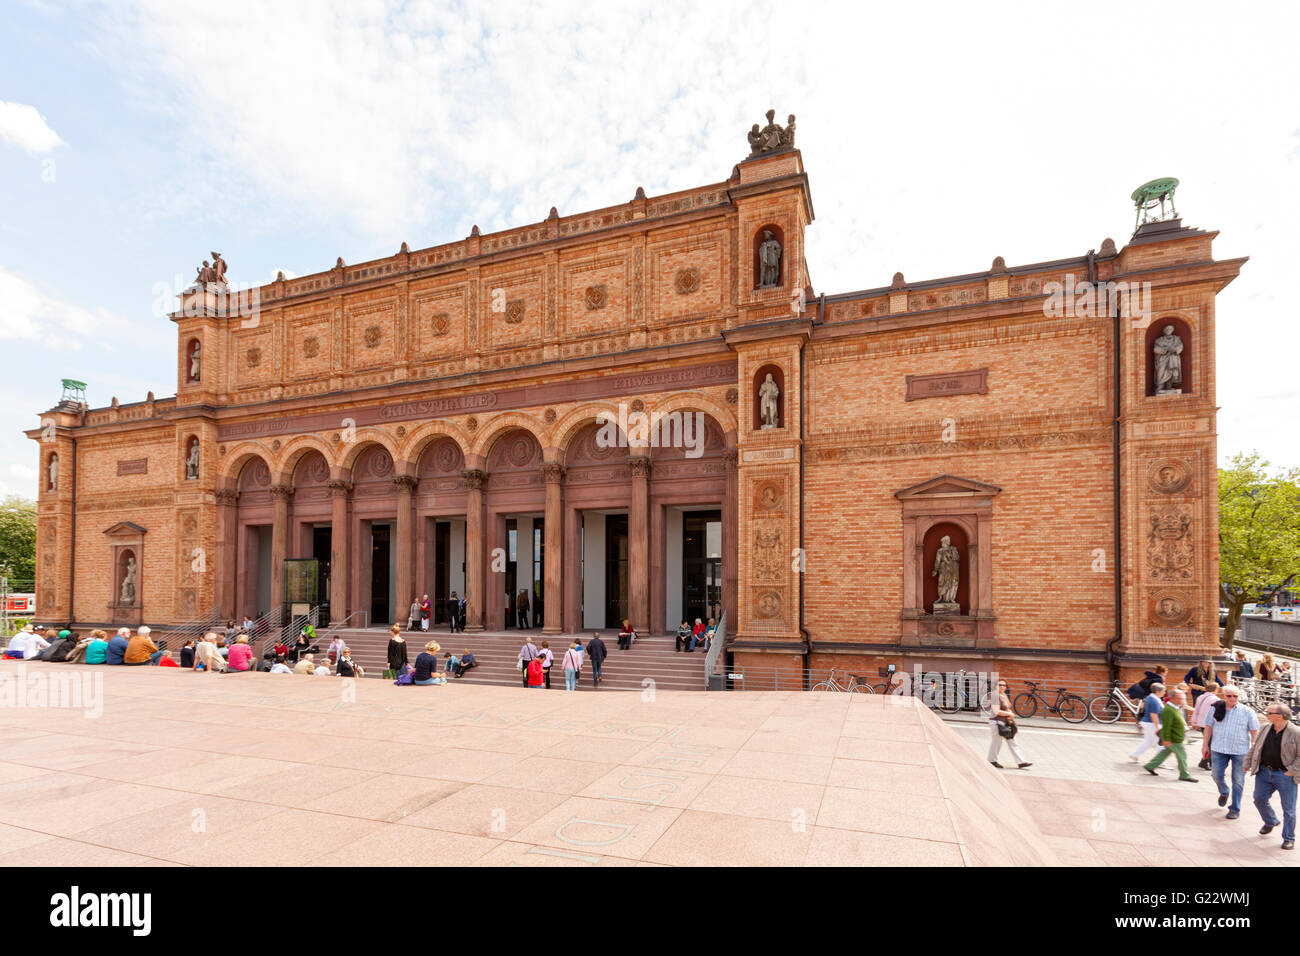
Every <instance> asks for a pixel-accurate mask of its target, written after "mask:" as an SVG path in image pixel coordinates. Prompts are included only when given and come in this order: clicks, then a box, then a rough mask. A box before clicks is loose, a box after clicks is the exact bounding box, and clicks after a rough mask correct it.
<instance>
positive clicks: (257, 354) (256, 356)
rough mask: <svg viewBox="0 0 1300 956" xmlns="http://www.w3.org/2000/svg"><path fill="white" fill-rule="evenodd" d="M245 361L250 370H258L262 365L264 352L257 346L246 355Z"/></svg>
mask: <svg viewBox="0 0 1300 956" xmlns="http://www.w3.org/2000/svg"><path fill="white" fill-rule="evenodd" d="M244 361H245V362H246V363H247V364H248V367H249V368H257V367H258V366H259V365H261V364H262V350H261V349H260V348H258V347H256V346H254V347H253V348H251V349H249V350H248V351H247V352H245V353H244Z"/></svg>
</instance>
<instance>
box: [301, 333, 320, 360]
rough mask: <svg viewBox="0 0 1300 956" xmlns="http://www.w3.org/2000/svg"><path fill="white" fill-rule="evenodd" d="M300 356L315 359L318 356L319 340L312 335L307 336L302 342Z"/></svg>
mask: <svg viewBox="0 0 1300 956" xmlns="http://www.w3.org/2000/svg"><path fill="white" fill-rule="evenodd" d="M302 354H303V355H305V356H307V358H315V357H316V356H317V355H320V339H318V338H316V336H314V335H309V336H307V337H306V338H305V339H303V340H302Z"/></svg>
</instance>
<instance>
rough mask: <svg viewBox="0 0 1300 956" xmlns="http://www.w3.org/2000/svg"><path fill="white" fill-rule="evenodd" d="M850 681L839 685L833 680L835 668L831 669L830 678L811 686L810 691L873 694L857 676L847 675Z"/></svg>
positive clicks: (870, 688)
mask: <svg viewBox="0 0 1300 956" xmlns="http://www.w3.org/2000/svg"><path fill="white" fill-rule="evenodd" d="M848 676H849V677H850V678H852V680H851V681H850V682H849V683H841V682H840V680H843V678H840V680H836V679H835V668H833V667H832V668H831V676H830V677H828V678H826V680H824V681H820V682H819V683H816V684H813V686H812V689H813V690H816V691H839V692H840V693H843V694H874V693H875V691H874V690H873V689H872V687H871V685H870V684H868V683H867V682H866V679H865V678H863V677H862V676H861V675H859V674H850V675H848Z"/></svg>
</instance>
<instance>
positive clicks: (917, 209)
mask: <svg viewBox="0 0 1300 956" xmlns="http://www.w3.org/2000/svg"><path fill="white" fill-rule="evenodd" d="M1143 9H1145V13H1144V14H1142V15H1139V14H1138V13H1135V11H1141V10H1143ZM1087 12H1088V14H1089V15H1088V17H1087V18H1082V17H1073V18H1072V17H1068V16H1066V15H1064V14H1063V13H1061V12H1059V10H1058V9H1057V8H1054V7H1053V6H1052V5H1045V4H1007V5H992V6H989V5H979V6H975V5H969V4H953V5H936V6H928V7H922V6H920V5H914V4H909V5H890V6H888V7H882V8H880V9H879V10H877V9H876V8H874V7H870V6H866V5H862V4H818V3H802V4H799V5H798V13H797V15H792V14H791V7H790V5H788V4H787V5H777V4H765V3H757V4H747V5H740V4H728V3H721V2H718V3H709V4H695V3H677V2H670V0H660V2H655V3H634V2H619V3H610V4H601V5H597V4H590V3H527V4H525V3H508V2H506V3H494V4H484V5H478V4H445V3H437V4H433V3H431V4H424V3H405V4H389V3H382V2H377V0H349V2H331V0H310V2H307V0H300V2H292V0H283V2H280V0H277V2H276V3H273V4H268V3H253V2H243V0H232V2H227V3H223V4H220V5H214V4H211V3H210V2H208V3H190V2H181V0H167V2H163V0H141V2H121V3H113V4H95V3H68V4H58V3H53V2H30V0H29V2H23V0H6V2H4V3H3V4H0V348H3V351H4V353H5V354H6V355H7V356H8V357H9V358H10V359H11V362H10V367H9V370H8V371H9V374H8V375H7V376H5V377H4V380H3V382H0V493H3V492H19V493H22V494H26V495H32V496H34V494H35V486H36V468H35V463H36V449H35V448H34V446H33V445H32V443H31V442H30V441H28V440H27V439H25V438H23V437H22V435H21V434H20V430H21V429H23V428H28V427H32V426H33V425H35V424H36V422H37V415H38V413H39V412H40V411H41V410H43V409H45V408H48V407H50V406H51V405H52V404H53V403H54V402H55V401H57V399H58V397H59V379H60V378H62V377H72V378H78V379H82V380H84V381H86V382H88V383H89V386H90V387H89V399H90V402H91V404H92V405H105V404H107V403H108V402H109V400H110V399H111V397H112V396H114V395H116V396H117V397H118V398H119V399H120V400H121V401H123V402H128V401H136V400H139V399H142V398H143V397H144V394H145V392H146V391H148V390H153V391H154V392H155V393H156V394H157V395H158V396H159V397H162V396H164V395H170V394H172V393H173V392H174V391H175V382H174V378H173V376H174V368H175V364H174V350H175V332H174V327H173V325H172V323H171V322H170V321H168V320H167V319H166V318H165V317H163V316H160V315H158V314H155V313H156V309H155V300H156V299H157V297H158V296H157V287H158V286H159V284H168V285H172V284H175V283H176V282H178V281H179V282H182V283H183V282H188V281H189V280H190V279H191V278H192V277H193V275H194V269H195V267H196V266H197V265H198V264H199V262H200V261H201V260H202V259H204V258H207V257H208V253H209V252H210V250H214V249H215V250H218V251H220V252H221V253H222V254H223V255H224V257H225V258H226V260H227V261H228V262H229V264H230V277H231V278H232V279H233V280H235V281H236V282H240V283H250V282H258V281H263V280H266V279H269V278H270V277H271V276H272V275H273V274H274V272H275V271H276V270H277V269H284V270H285V271H286V272H287V273H290V274H304V273H307V272H314V271H318V270H321V269H326V268H328V267H330V266H332V265H333V263H334V260H335V258H336V257H337V256H342V257H343V258H344V259H345V260H346V261H348V262H356V261H361V260H363V259H369V258H374V257H377V256H382V255H388V254H391V253H392V252H394V251H396V250H397V248H398V246H399V245H400V244H401V243H402V242H403V241H406V242H409V243H410V245H411V248H413V249H415V248H420V247H424V246H428V245H433V244H435V243H438V242H444V241H448V240H451V239H455V238H459V237H462V236H464V235H466V234H468V232H469V229H470V227H471V225H473V224H474V223H478V224H479V225H480V226H481V227H482V228H483V229H484V231H488V230H491V229H499V228H505V227H509V226H515V225H521V224H524V223H528V222H535V221H540V220H541V219H543V218H545V216H546V213H547V210H548V209H549V208H550V207H551V206H552V205H555V206H557V207H558V208H559V210H560V212H561V213H564V214H569V213H574V212H579V211H581V210H583V209H587V208H594V207H598V206H602V205H608V204H612V203H618V202H624V201H626V200H627V199H630V198H631V196H632V194H633V193H634V192H635V190H636V187H637V186H644V187H645V189H646V191H647V192H648V193H649V194H651V195H654V194H656V193H662V192H667V191H670V190H673V189H683V188H687V187H690V186H695V185H700V184H703V183H706V182H716V181H719V180H722V179H725V178H726V176H727V175H728V173H729V172H730V169H731V167H732V165H733V164H734V163H736V162H737V161H738V160H740V159H741V158H743V157H744V155H745V154H746V153H747V151H748V148H747V145H746V142H745V132H746V130H748V128H749V126H750V124H751V123H753V122H755V121H758V120H761V119H762V114H763V113H764V112H765V111H766V110H767V109H768V108H769V107H771V108H775V109H776V111H777V113H778V114H779V116H780V117H781V118H782V119H783V118H784V117H785V115H786V114H787V113H790V112H794V113H796V114H797V115H798V128H799V134H798V135H799V140H798V142H799V146H800V147H801V149H802V151H803V154H804V160H805V164H806V166H807V168H808V171H809V175H810V177H811V182H812V190H813V198H814V203H815V205H816V211H817V215H818V219H817V221H816V222H815V223H814V225H813V227H812V229H811V231H810V233H809V250H808V259H809V266H810V269H811V272H812V279H813V282H814V285H815V287H816V288H817V290H818V291H826V292H837V291H848V290H852V289H858V288H864V287H869V286H877V285H883V284H887V283H888V282H889V279H890V277H891V276H892V275H893V273H894V272H895V271H898V270H902V271H903V272H904V273H905V274H906V275H907V276H908V278H909V279H923V278H932V277H937V276H943V275H950V274H954V273H964V272H971V271H976V270H980V269H986V268H988V266H989V263H990V262H991V261H992V259H993V257H994V256H995V255H1002V256H1004V257H1005V258H1006V260H1007V262H1008V263H1010V264H1012V265H1015V264H1017V263H1023V262H1032V261H1040V260H1044V259H1055V258H1061V257H1065V256H1073V255H1081V254H1083V253H1084V252H1086V251H1087V250H1088V249H1089V248H1096V247H1098V246H1100V244H1101V241H1102V239H1103V238H1105V237H1106V236H1112V237H1114V238H1115V239H1116V240H1117V241H1118V242H1120V243H1121V244H1122V243H1123V242H1124V240H1125V239H1126V237H1127V236H1128V234H1129V231H1130V230H1131V227H1132V215H1133V214H1132V209H1131V205H1130V203H1129V200H1128V195H1129V193H1130V192H1131V191H1132V190H1133V188H1134V187H1136V186H1137V185H1138V184H1140V183H1142V182H1145V181H1147V180H1149V179H1153V178H1155V177H1157V176H1177V177H1179V178H1180V179H1181V180H1182V186H1181V187H1180V189H1179V193H1178V205H1179V208H1180V210H1181V211H1182V213H1183V218H1184V222H1185V223H1186V224H1187V225H1191V226H1197V227H1200V228H1207V229H1218V230H1221V232H1222V234H1221V236H1220V237H1219V239H1218V240H1217V241H1216V246H1215V253H1216V256H1217V257H1218V258H1229V257H1234V256H1240V255H1250V256H1251V257H1252V261H1251V262H1250V263H1249V264H1248V265H1247V266H1246V269H1245V271H1244V272H1243V275H1242V277H1241V278H1240V279H1239V280H1238V281H1237V282H1236V283H1234V284H1233V285H1232V286H1230V287H1229V289H1228V290H1227V291H1226V292H1225V293H1224V294H1223V295H1221V296H1220V298H1219V311H1218V319H1219V341H1218V348H1219V401H1220V405H1221V406H1222V412H1221V415H1220V422H1219V428H1220V450H1221V451H1222V452H1223V453H1224V454H1225V455H1226V454H1228V453H1231V452H1234V451H1238V450H1244V449H1253V448H1257V449H1259V450H1260V451H1262V452H1264V453H1265V455H1266V456H1267V457H1269V458H1271V459H1272V460H1273V461H1274V462H1275V463H1279V464H1287V465H1300V449H1297V445H1296V442H1295V441H1294V440H1293V439H1292V438H1290V437H1289V435H1288V432H1289V426H1290V425H1291V420H1290V419H1291V417H1292V414H1293V411H1294V409H1295V408H1296V407H1297V401H1296V399H1297V397H1300V376H1296V375H1295V373H1294V371H1293V366H1294V365H1295V364H1296V349H1295V347H1294V345H1293V342H1294V339H1295V334H1294V332H1293V329H1292V327H1293V325H1294V320H1295V316H1294V313H1295V311H1296V309H1295V306H1294V304H1293V300H1292V297H1291V296H1290V294H1289V288H1290V284H1291V277H1292V275H1293V273H1294V263H1295V262H1296V261H1297V258H1298V257H1300V238H1297V229H1296V223H1297V221H1300V175H1298V174H1300V168H1298V166H1300V109H1298V108H1297V97H1296V91H1297V90H1300V67H1297V57H1295V55H1294V51H1293V49H1291V46H1292V44H1293V40H1294V37H1295V36H1296V35H1297V33H1298V32H1300V31H1298V29H1297V28H1300V15H1298V14H1297V11H1296V8H1295V6H1294V5H1290V4H1288V5H1282V4H1278V5H1273V6H1270V5H1267V4H1257V5H1250V6H1243V7H1241V8H1239V9H1234V10H1233V11H1232V13H1233V15H1232V18H1231V19H1225V14H1224V10H1223V8H1222V6H1221V5H1219V6H1215V5H1208V4H1207V5H1198V4H1177V5H1150V6H1148V7H1145V8H1144V7H1143V6H1142V5H1138V6H1134V5H1132V4H1108V3H1100V4H1094V5H1091V6H1089V7H1088V8H1087ZM1143 22H1149V23H1153V24H1162V26H1161V27H1160V29H1159V30H1157V31H1153V32H1152V34H1151V35H1150V36H1142V35H1141V34H1140V32H1139V31H1138V29H1137V27H1136V26H1135V25H1138V24H1141V23H1143ZM1288 413H1292V414H1288Z"/></svg>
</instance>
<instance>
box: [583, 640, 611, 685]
mask: <svg viewBox="0 0 1300 956" xmlns="http://www.w3.org/2000/svg"><path fill="white" fill-rule="evenodd" d="M608 656H609V649H608V648H607V647H605V642H604V641H602V640H601V639H600V632H599V631H593V632H592V635H591V640H590V641H589V642H588V643H587V657H589V658H590V659H591V686H592V687H595V688H596V689H598V690H599V689H600V682H601V679H602V675H601V672H600V671H601V666H602V665H603V664H604V663H605V658H606V657H608Z"/></svg>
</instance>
